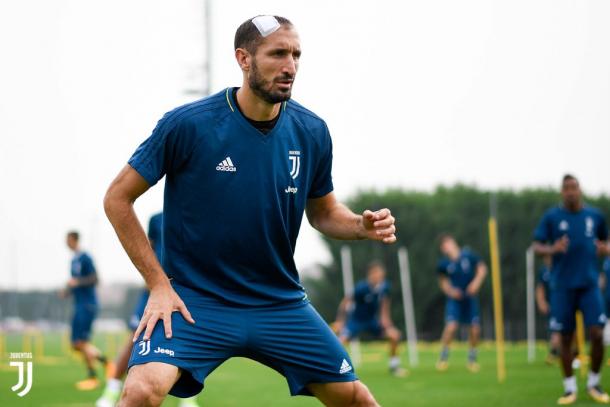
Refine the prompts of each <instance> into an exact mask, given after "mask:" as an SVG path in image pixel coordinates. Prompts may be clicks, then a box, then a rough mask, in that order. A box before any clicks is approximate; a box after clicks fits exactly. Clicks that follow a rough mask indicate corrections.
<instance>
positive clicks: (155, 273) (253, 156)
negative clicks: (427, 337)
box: [104, 16, 396, 406]
mask: <svg viewBox="0 0 610 407" xmlns="http://www.w3.org/2000/svg"><path fill="white" fill-rule="evenodd" d="M300 55H301V47H300V42H299V38H298V35H297V32H296V30H295V29H294V27H293V25H292V23H290V21H288V20H287V19H285V18H282V17H274V16H258V17H255V18H253V19H252V20H248V21H246V22H244V23H243V24H242V25H241V26H240V27H239V28H238V29H237V32H236V35H235V57H236V59H237V62H238V64H239V66H240V68H241V70H242V73H243V84H242V86H241V88H228V89H225V90H223V91H221V92H219V93H217V94H216V95H212V96H210V97H208V98H205V99H203V100H201V101H198V102H195V103H191V104H188V105H185V106H182V107H179V108H177V109H175V110H173V111H172V112H170V113H168V114H166V115H165V116H164V117H163V118H162V119H161V120H160V121H159V123H158V124H157V127H156V128H155V130H154V131H153V134H152V135H151V136H150V138H149V139H147V140H146V141H145V142H144V143H142V145H140V147H139V148H138V149H137V150H136V152H135V153H134V155H133V156H132V157H131V158H130V160H129V162H128V165H127V166H125V168H124V169H123V170H122V171H121V172H120V173H119V175H118V176H117V177H116V179H115V180H114V181H113V182H112V184H111V186H110V187H109V189H108V191H107V194H106V197H105V200H104V207H105V210H106V213H107V215H108V218H109V220H110V222H111V223H112V225H113V227H114V228H115V230H116V232H117V235H118V237H119V239H120V241H121V243H122V244H123V246H124V248H125V250H126V252H127V253H128V255H129V256H130V258H131V260H132V261H133V263H134V264H135V266H136V267H137V269H138V270H139V271H140V273H141V274H142V276H143V277H144V279H145V280H146V284H147V286H148V287H149V289H150V298H149V300H148V304H147V306H146V310H145V312H144V316H143V318H142V320H141V321H140V325H139V327H138V329H137V330H136V333H135V337H134V340H135V344H134V348H133V351H132V356H131V360H130V366H131V367H130V369H129V373H128V376H127V379H126V381H125V386H124V389H123V393H122V395H121V401H120V403H119V404H120V405H121V406H136V405H151V406H157V405H159V404H161V402H162V401H163V399H164V397H165V396H166V394H168V393H170V394H173V395H176V396H179V397H188V396H192V395H195V394H197V393H199V392H200V391H201V389H202V388H203V384H204V380H205V378H206V377H207V376H208V375H209V374H210V373H211V372H212V371H213V370H214V369H215V368H216V367H218V366H219V365H220V364H221V363H223V362H224V361H225V360H227V359H229V358H231V357H233V356H243V357H248V358H251V359H254V360H256V361H259V362H261V363H263V364H265V365H267V366H269V367H271V368H273V369H275V370H276V371H278V372H279V373H280V374H282V375H283V376H285V377H286V380H287V382H288V386H289V388H290V392H291V394H292V395H299V394H302V395H314V396H315V397H317V398H318V399H319V400H321V401H322V403H324V404H325V405H327V406H377V405H378V404H377V403H376V401H375V399H374V398H373V396H372V394H371V393H370V391H369V390H368V389H367V387H366V386H365V385H364V384H362V383H361V382H360V381H358V379H357V377H356V375H355V373H354V369H353V367H352V364H351V361H350V359H349V356H348V355H347V353H346V352H345V349H344V348H343V346H342V345H341V343H340V342H339V340H338V338H337V337H336V336H335V335H334V334H333V332H332V331H331V330H330V328H329V327H328V326H327V324H326V323H325V322H324V320H323V319H322V318H321V317H320V316H319V315H318V313H317V312H316V311H315V309H314V308H313V307H312V306H311V304H310V303H309V301H308V299H307V295H306V293H305V291H304V289H303V287H302V285H301V284H300V282H299V276H298V272H297V270H296V266H295V262H294V257H293V255H294V248H295V244H296V239H297V235H298V232H299V228H300V225H301V221H302V218H303V214H304V213H306V214H307V218H308V220H309V222H310V223H311V224H312V225H313V226H314V227H315V228H316V229H318V230H319V231H320V232H322V233H324V234H325V235H327V236H329V237H332V238H336V239H371V240H376V241H380V242H383V243H388V244H389V243H394V242H395V241H396V236H395V234H394V233H395V230H396V229H395V226H394V218H393V217H392V215H391V213H390V211H389V210H388V209H381V210H378V211H376V212H372V211H370V210H366V211H364V213H363V214H362V215H356V214H354V213H353V212H351V211H350V210H349V209H348V208H347V207H345V206H344V205H342V204H340V203H339V202H338V201H337V200H336V198H335V195H334V193H333V183H332V179H331V168H332V143H331V138H330V135H329V131H328V128H327V127H326V124H325V122H324V121H323V120H322V119H320V118H319V117H318V116H316V115H315V114H313V113H311V112H310V111H309V110H307V109H305V108H304V107H302V106H301V105H299V104H298V103H296V102H294V101H293V100H291V99H290V97H291V91H292V84H293V82H294V79H295V76H296V73H297V68H298V65H299V58H300ZM163 176H165V200H164V211H163V216H164V218H163V236H164V243H165V244H164V252H163V263H162V265H161V264H159V262H158V260H157V258H156V256H155V255H154V253H153V251H152V249H151V248H150V245H149V244H148V242H147V239H146V236H145V234H144V232H143V230H142V227H141V226H140V224H139V222H138V219H137V217H136V215H135V212H134V209H133V203H134V201H135V200H136V199H137V198H138V197H139V196H140V195H142V194H143V193H144V192H146V190H147V189H148V188H150V187H151V186H152V185H154V184H155V183H157V182H158V181H159V180H160V179H161V178H163ZM175 311H176V312H175ZM158 322H159V323H158Z"/></svg>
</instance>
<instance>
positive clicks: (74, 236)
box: [68, 230, 80, 242]
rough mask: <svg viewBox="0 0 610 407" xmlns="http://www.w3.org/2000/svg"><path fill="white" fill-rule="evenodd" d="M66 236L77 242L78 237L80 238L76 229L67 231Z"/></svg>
mask: <svg viewBox="0 0 610 407" xmlns="http://www.w3.org/2000/svg"><path fill="white" fill-rule="evenodd" d="M68 237H70V238H72V239H74V240H76V241H77V242H78V239H79V238H80V234H79V233H78V232H77V231H76V230H71V231H69V232H68Z"/></svg>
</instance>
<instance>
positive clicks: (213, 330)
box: [129, 298, 247, 397]
mask: <svg viewBox="0 0 610 407" xmlns="http://www.w3.org/2000/svg"><path fill="white" fill-rule="evenodd" d="M185 303H187V307H188V309H189V311H190V312H191V314H192V315H193V318H194V319H195V321H196V322H195V324H191V323H189V322H187V321H186V320H185V319H184V317H183V316H182V314H180V313H179V312H174V313H173V314H172V337H171V338H166V337H165V331H164V328H163V323H162V321H159V322H158V323H157V325H156V326H155V328H154V329H153V332H152V335H151V337H150V340H148V341H144V340H141V336H140V338H139V339H138V341H136V343H134V347H133V349H132V352H131V358H130V360H129V366H130V368H131V369H133V367H134V366H137V365H143V364H147V363H150V362H160V363H165V364H168V365H172V366H175V367H177V368H179V369H181V370H182V375H181V377H180V379H179V380H178V381H177V382H176V384H175V386H173V387H172V388H171V390H170V394H172V395H174V396H177V397H191V396H194V395H196V394H198V393H199V392H200V391H201V389H202V388H203V385H204V381H205V378H206V377H207V376H208V375H209V374H210V373H211V372H212V371H213V370H214V369H216V368H217V367H218V366H219V365H220V364H221V363H222V362H224V361H225V360H227V359H228V358H230V357H232V356H234V355H235V354H236V353H237V352H238V350H239V349H242V348H243V346H244V344H245V340H246V338H247V335H246V332H245V328H244V321H243V315H242V313H239V312H237V310H235V309H231V308H227V307H225V306H222V305H219V304H217V303H210V304H202V303H199V304H197V303H192V302H190V301H189V299H188V298H186V300H185Z"/></svg>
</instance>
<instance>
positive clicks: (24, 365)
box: [9, 352, 34, 397]
mask: <svg viewBox="0 0 610 407" xmlns="http://www.w3.org/2000/svg"><path fill="white" fill-rule="evenodd" d="M10 358H11V359H21V358H27V359H32V354H31V353H28V352H26V353H11V355H10ZM9 365H10V366H12V367H17V368H18V369H19V370H18V372H17V373H18V375H19V378H18V379H17V384H16V385H14V386H12V387H11V390H12V391H14V392H18V393H17V395H18V396H19V397H23V396H25V395H26V394H28V393H29V392H30V390H32V381H33V377H34V365H33V363H32V361H27V362H26V361H23V360H18V361H16V360H14V361H11V362H10V363H9Z"/></svg>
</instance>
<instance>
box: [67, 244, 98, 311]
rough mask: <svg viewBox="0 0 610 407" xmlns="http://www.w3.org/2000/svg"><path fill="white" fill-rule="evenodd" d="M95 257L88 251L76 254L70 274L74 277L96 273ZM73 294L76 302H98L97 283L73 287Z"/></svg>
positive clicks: (71, 264)
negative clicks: (92, 257)
mask: <svg viewBox="0 0 610 407" xmlns="http://www.w3.org/2000/svg"><path fill="white" fill-rule="evenodd" d="M95 273H96V271H95V266H94V265H93V259H91V256H89V255H88V254H87V253H86V252H78V253H76V254H74V257H73V258H72V262H71V263H70V274H71V275H72V277H74V278H82V277H88V276H90V275H93V274H95ZM72 295H73V296H74V302H75V303H76V304H97V297H96V295H95V285H93V284H92V285H88V286H78V287H74V288H72Z"/></svg>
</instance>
